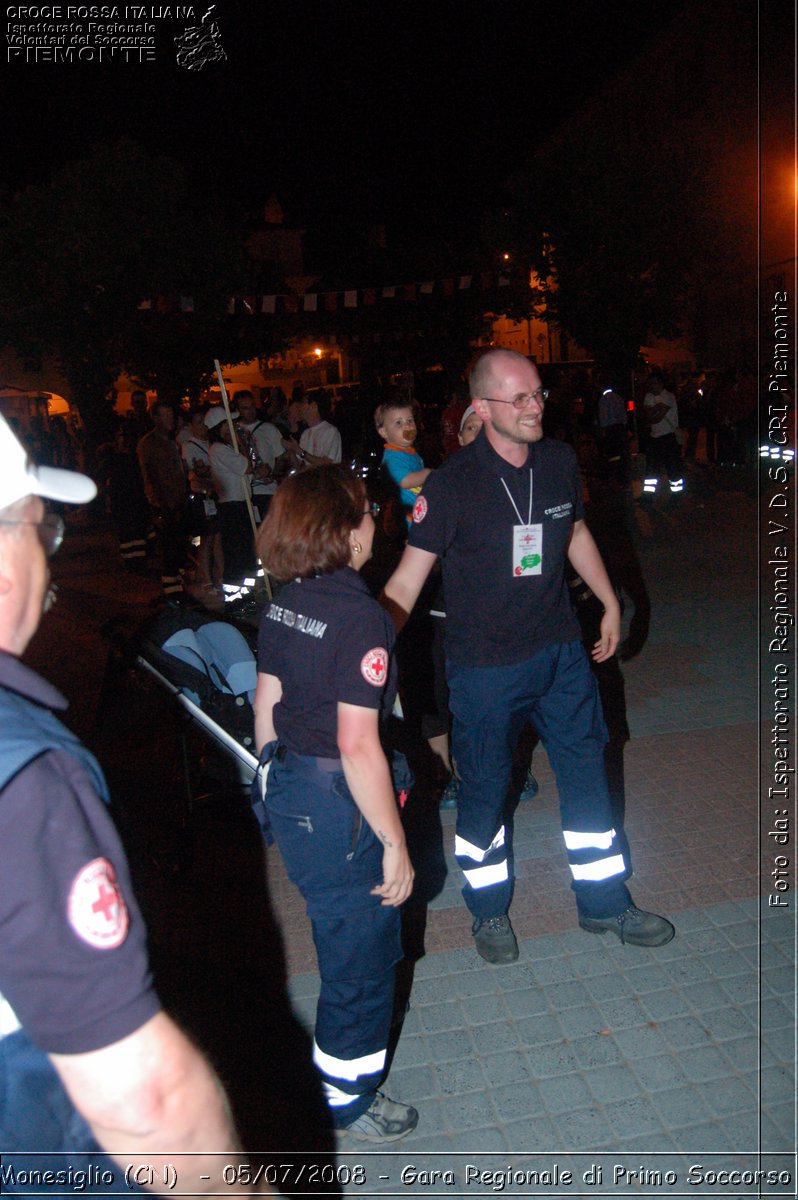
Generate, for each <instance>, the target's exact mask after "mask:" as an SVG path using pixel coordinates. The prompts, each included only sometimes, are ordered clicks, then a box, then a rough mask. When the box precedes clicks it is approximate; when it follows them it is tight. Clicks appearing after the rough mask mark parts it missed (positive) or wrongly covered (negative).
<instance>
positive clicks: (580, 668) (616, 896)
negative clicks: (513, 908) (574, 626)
mask: <svg viewBox="0 0 798 1200" xmlns="http://www.w3.org/2000/svg"><path fill="white" fill-rule="evenodd" d="M446 674H447V679H448V683H449V692H450V699H449V704H450V708H451V712H452V753H453V756H454V759H455V762H456V763H457V771H458V774H459V775H460V779H461V788H460V797H459V800H458V805H457V827H456V836H455V855H456V857H457V861H458V863H459V865H460V867H461V869H462V871H463V874H464V875H465V881H466V882H465V886H464V888H463V897H464V899H465V902H466V904H467V905H468V908H469V909H470V911H471V913H472V914H473V916H474V917H475V918H478V919H483V920H484V919H487V918H488V917H495V916H501V915H502V914H504V913H506V912H507V910H508V908H509V906H510V900H511V898H512V887H513V877H512V847H511V845H510V843H509V838H508V833H507V830H506V827H505V824H504V809H505V803H506V799H507V791H508V788H509V785H510V777H511V772H512V757H513V751H514V749H515V746H516V743H517V741H518V735H519V733H520V731H521V727H522V725H523V724H524V722H525V721H527V720H529V721H531V722H532V724H533V726H534V728H535V730H536V731H537V734H538V736H539V737H540V740H541V742H542V743H543V745H544V747H545V749H546V753H547V754H548V756H549V762H550V763H551V766H552V769H553V771H554V774H555V776H556V779H557V789H558V792H559V796H560V817H561V821H562V831H563V838H564V840H565V848H566V851H567V854H568V862H569V865H570V868H571V875H572V882H571V886H572V888H573V890H574V892H575V894H576V903H577V908H578V910H579V912H580V913H581V914H582V915H583V916H586V917H613V916H617V915H618V914H619V913H622V912H624V911H625V910H626V909H627V908H628V907H629V905H630V904H631V896H630V895H629V892H628V890H627V888H626V885H625V884H624V882H623V881H624V879H626V878H627V877H628V875H629V874H630V870H629V864H628V857H627V855H626V854H625V853H624V851H625V846H626V843H625V838H624V836H623V831H622V830H615V829H613V825H612V805H611V801H610V795H609V791H608V788H607V778H606V773H605V769H604V744H605V742H606V741H607V730H606V726H605V724H604V717H603V715H602V712H601V702H600V700H599V696H598V690H597V687H596V681H595V679H594V677H593V673H592V671H591V669H590V664H589V662H588V660H587V655H586V654H585V651H584V648H583V646H582V644H581V642H578V641H574V642H565V643H558V644H555V645H552V646H547V647H545V648H544V649H543V650H541V651H539V652H538V653H537V654H535V655H534V656H533V657H532V658H529V659H526V660H524V661H523V662H520V663H512V664H510V665H509V666H497V667H464V666H461V665H459V664H457V663H452V662H448V663H447V664H446Z"/></svg>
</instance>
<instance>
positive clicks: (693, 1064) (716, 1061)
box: [682, 1046, 728, 1083]
mask: <svg viewBox="0 0 798 1200" xmlns="http://www.w3.org/2000/svg"><path fill="white" fill-rule="evenodd" d="M727 1063H728V1058H727V1057H726V1055H725V1054H723V1053H722V1052H721V1051H720V1050H719V1049H718V1047H717V1046H698V1047H697V1048H696V1049H694V1050H691V1051H690V1053H689V1054H684V1055H682V1065H683V1067H684V1073H685V1075H686V1076H687V1078H688V1079H690V1080H693V1081H695V1082H696V1083H704V1082H706V1080H708V1079H720V1078H722V1077H723V1076H724V1075H726V1074H727V1072H728V1066H727Z"/></svg>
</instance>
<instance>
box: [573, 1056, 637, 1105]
mask: <svg viewBox="0 0 798 1200" xmlns="http://www.w3.org/2000/svg"><path fill="white" fill-rule="evenodd" d="M585 1079H586V1080H587V1084H588V1087H589V1088H590V1090H591V1092H592V1093H593V1095H594V1096H595V1098H596V1099H597V1100H598V1101H599V1102H600V1103H601V1104H608V1103H610V1102H611V1101H613V1100H624V1099H625V1098H626V1097H628V1096H638V1095H639V1094H640V1083H639V1081H638V1080H637V1079H636V1078H635V1075H634V1073H633V1072H632V1070H631V1069H630V1067H629V1066H628V1065H627V1064H621V1063H614V1064H612V1065H611V1066H606V1067H596V1068H595V1069H594V1070H591V1071H586V1072H585Z"/></svg>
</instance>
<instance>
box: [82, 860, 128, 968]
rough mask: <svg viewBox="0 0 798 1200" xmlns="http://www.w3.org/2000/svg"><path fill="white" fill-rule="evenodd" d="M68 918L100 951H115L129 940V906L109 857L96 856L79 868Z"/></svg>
mask: <svg viewBox="0 0 798 1200" xmlns="http://www.w3.org/2000/svg"><path fill="white" fill-rule="evenodd" d="M67 918H68V920H69V924H70V925H71V926H72V928H73V929H74V931H75V933H76V934H77V935H78V937H79V938H81V939H82V941H84V942H88V944H89V945H90V946H94V947H95V949H97V950H113V949H114V948H115V947H116V946H120V945H121V944H122V942H123V941H124V940H125V937H126V935H127V930H128V924H129V917H128V912H127V905H126V904H125V898H124V896H123V895H122V892H121V890H120V888H119V884H118V883H117V881H116V871H115V870H114V868H113V866H112V864H111V863H110V862H109V861H108V859H107V858H95V859H92V861H91V862H90V863H87V864H86V866H85V867H83V868H82V869H81V870H80V871H78V873H77V875H76V876H75V878H74V879H73V881H72V887H71V888H70V889H69V898H68V900H67Z"/></svg>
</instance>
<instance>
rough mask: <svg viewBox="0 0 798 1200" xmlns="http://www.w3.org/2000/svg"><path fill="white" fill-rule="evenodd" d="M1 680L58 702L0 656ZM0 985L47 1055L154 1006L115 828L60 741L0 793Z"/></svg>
mask: <svg viewBox="0 0 798 1200" xmlns="http://www.w3.org/2000/svg"><path fill="white" fill-rule="evenodd" d="M0 686H1V687H4V688H8V689H9V690H10V691H13V692H16V693H18V694H19V695H22V696H24V697H26V698H27V699H29V700H31V701H32V702H33V703H34V704H37V705H41V706H43V707H44V708H47V709H50V710H55V711H63V709H65V708H66V701H65V700H64V698H63V696H62V695H61V694H60V692H58V691H56V689H55V688H54V687H52V686H51V685H50V684H49V683H47V682H46V681H45V680H44V679H42V678H41V677H40V676H39V675H37V674H35V672H33V671H31V670H30V669H29V668H28V667H26V666H25V665H24V664H23V663H21V662H19V660H17V659H16V658H14V657H12V656H10V655H7V654H0ZM0 738H2V729H0ZM0 992H2V994H3V995H4V996H5V998H6V1000H7V1001H8V1002H9V1003H10V1005H11V1007H12V1009H13V1010H14V1013H15V1014H16V1017H17V1019H18V1020H19V1021H20V1022H21V1024H22V1026H23V1027H24V1029H25V1031H26V1033H27V1034H28V1035H29V1036H30V1038H31V1039H32V1040H33V1041H34V1042H35V1043H36V1044H37V1045H38V1046H39V1048H40V1049H42V1050H46V1051H48V1052H50V1053H54V1054H80V1053H84V1052H86V1051H90V1050H97V1049H100V1048H101V1047H103V1046H107V1045H110V1044H111V1043H113V1042H116V1041H119V1040H120V1039H121V1038H123V1037H126V1036H127V1035H128V1034H131V1033H133V1032H134V1031H135V1030H136V1029H138V1028H139V1027H140V1026H141V1025H143V1024H145V1022H146V1021H148V1020H149V1019H150V1017H152V1016H154V1015H155V1013H156V1012H158V1011H159V1009H160V1007H161V1006H160V1003H159V1001H158V997H157V996H156V994H155V992H154V990H153V987H152V980H151V977H150V970H149V963H148V959H147V947H146V930H145V928H144V922H143V920H142V918H141V914H140V913H139V910H138V906H137V904H136V901H135V898H134V896H133V891H132V888H131V884H130V877H129V874H128V868H127V859H126V857H125V854H124V851H123V849H122V846H121V843H120V841H119V837H118V835H117V833H116V830H115V828H114V825H113V822H112V820H111V817H110V816H109V813H108V809H107V806H106V804H105V803H104V801H103V800H101V799H100V797H99V796H98V794H97V790H96V787H95V785H94V782H93V780H92V778H91V776H90V775H89V772H88V771H87V769H86V767H85V766H83V765H82V764H81V763H80V762H79V761H78V760H77V759H76V758H75V757H74V755H73V754H70V753H68V752H66V751H65V750H49V751H47V752H46V753H44V754H40V755H39V757H37V758H35V759H34V760H33V761H32V762H31V763H29V764H28V765H27V766H25V767H23V768H22V770H20V771H19V772H18V773H17V774H16V775H15V776H14V778H13V779H11V780H10V782H9V783H7V784H6V786H5V787H4V788H3V790H2V792H0ZM0 1089H2V1080H0Z"/></svg>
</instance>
